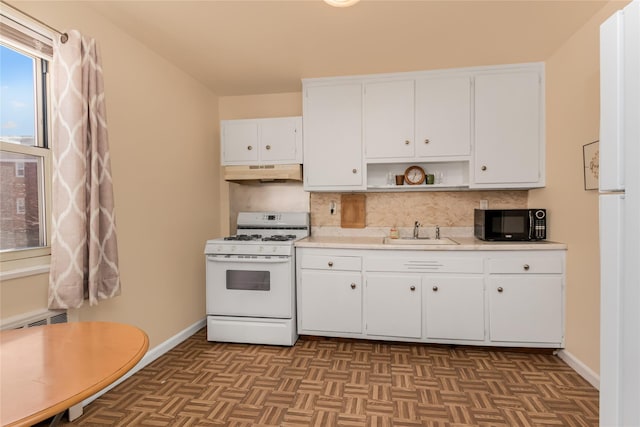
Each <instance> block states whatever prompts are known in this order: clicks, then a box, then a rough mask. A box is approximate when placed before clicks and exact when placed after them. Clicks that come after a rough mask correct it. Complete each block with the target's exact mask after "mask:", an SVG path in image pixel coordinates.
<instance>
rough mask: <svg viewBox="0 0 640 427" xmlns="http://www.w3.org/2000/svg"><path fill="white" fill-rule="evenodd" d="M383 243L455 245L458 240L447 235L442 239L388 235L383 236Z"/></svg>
mask: <svg viewBox="0 0 640 427" xmlns="http://www.w3.org/2000/svg"><path fill="white" fill-rule="evenodd" d="M384 244H385V245H415V246H420V245H457V244H458V242H456V241H455V240H451V239H449V238H448V237H444V238H442V239H431V238H429V237H426V238H422V237H421V238H418V239H413V238H404V239H390V238H388V237H385V238H384Z"/></svg>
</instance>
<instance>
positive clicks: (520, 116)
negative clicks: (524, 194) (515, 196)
mask: <svg viewBox="0 0 640 427" xmlns="http://www.w3.org/2000/svg"><path fill="white" fill-rule="evenodd" d="M543 96H544V91H543V85H542V70H541V67H540V69H531V67H529V68H527V69H522V70H505V71H503V72H494V73H486V74H479V75H477V76H476V77H475V108H474V114H475V141H474V155H473V162H472V174H471V175H472V178H471V179H472V182H471V183H470V187H473V188H532V187H542V186H544V167H543V165H544V127H543V125H542V123H543V118H544V108H543Z"/></svg>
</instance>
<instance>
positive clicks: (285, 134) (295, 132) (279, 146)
mask: <svg viewBox="0 0 640 427" xmlns="http://www.w3.org/2000/svg"><path fill="white" fill-rule="evenodd" d="M260 160H261V162H262V163H267V164H277V163H302V118H301V117H285V118H276V119H264V120H262V121H261V122H260Z"/></svg>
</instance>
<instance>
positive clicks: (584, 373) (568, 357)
mask: <svg viewBox="0 0 640 427" xmlns="http://www.w3.org/2000/svg"><path fill="white" fill-rule="evenodd" d="M558 357H559V358H560V359H562V360H563V361H564V362H565V363H566V364H567V365H569V366H570V367H571V368H572V369H573V370H574V371H576V372H577V373H578V374H579V375H580V376H581V377H582V378H584V379H585V380H587V382H588V383H589V384H591V385H592V386H594V387H595V388H596V389H598V390H600V375H598V374H596V373H595V372H593V371H592V370H591V368H589V367H588V366H587V365H585V364H584V363H582V361H581V360H580V359H578V358H577V357H575V356H574V355H573V354H571V353H569V352H568V351H567V350H560V351H559V352H558Z"/></svg>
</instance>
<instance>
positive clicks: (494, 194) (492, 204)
mask: <svg viewBox="0 0 640 427" xmlns="http://www.w3.org/2000/svg"><path fill="white" fill-rule="evenodd" d="M340 198H341V193H311V198H310V206H311V226H312V227H313V226H316V227H340ZM527 199H528V191H526V190H518V191H429V192H426V191H424V192H418V191H416V192H393V193H392V192H389V193H366V226H367V227H391V226H394V225H395V226H397V227H410V226H412V225H413V223H414V222H415V221H420V223H422V225H424V226H434V225H436V224H437V225H440V226H441V227H473V209H474V208H479V207H480V200H486V201H487V202H488V207H489V208H490V209H492V208H493V209H497V208H526V207H527ZM332 202H333V203H335V206H336V208H337V209H336V210H335V213H334V214H333V215H332V214H331V212H330V206H331V203H332Z"/></svg>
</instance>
